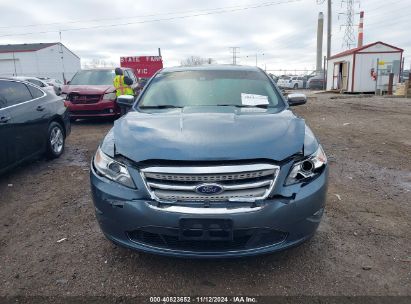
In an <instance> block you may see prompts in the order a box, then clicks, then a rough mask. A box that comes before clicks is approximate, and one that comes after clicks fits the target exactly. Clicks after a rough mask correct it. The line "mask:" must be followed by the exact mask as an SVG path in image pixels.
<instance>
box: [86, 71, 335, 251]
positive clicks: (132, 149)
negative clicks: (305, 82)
mask: <svg viewBox="0 0 411 304" xmlns="http://www.w3.org/2000/svg"><path fill="white" fill-rule="evenodd" d="M133 99H134V97H132V96H127V95H123V96H119V98H118V99H117V102H118V103H120V104H122V105H130V101H131V100H133ZM135 99H136V101H135V103H134V105H133V106H132V108H131V111H129V112H128V113H127V114H126V115H125V116H123V117H122V118H120V119H118V120H116V121H115V123H114V127H113V128H112V129H111V130H110V131H109V132H108V134H107V135H106V136H105V138H104V140H103V141H102V143H101V145H100V146H99V147H98V149H97V152H96V154H95V156H94V158H93V160H92V165H91V172H90V179H91V189H92V195H93V200H94V205H95V210H96V216H97V220H98V222H99V224H100V227H101V229H102V231H103V232H104V234H105V236H106V237H107V238H109V239H110V240H112V241H113V242H114V243H117V244H119V245H122V246H125V247H129V248H132V249H136V250H141V251H146V252H151V253H157V254H164V255H171V256H190V257H232V256H246V255H255V254H262V253H268V252H273V251H278V250H283V249H286V248H289V247H291V246H295V245H297V244H300V243H302V242H304V241H306V240H308V239H309V238H310V237H311V236H312V235H313V234H314V232H315V231H316V229H317V227H318V225H319V223H320V220H321V217H322V214H323V212H324V205H325V197H326V192H327V175H328V166H327V158H326V156H325V154H324V151H323V149H322V147H321V145H320V144H319V142H318V140H317V139H316V138H315V136H314V134H313V133H312V131H311V129H310V128H309V127H308V126H307V125H306V124H305V121H304V119H302V118H299V117H297V116H296V115H294V114H293V112H291V110H290V106H292V105H297V104H303V103H305V102H306V97H305V96H304V95H303V94H290V95H289V96H288V100H286V99H285V98H284V97H283V95H282V94H281V92H279V90H278V89H277V87H276V85H275V84H274V82H273V80H272V79H271V78H270V77H269V76H268V75H267V74H266V73H265V72H264V71H263V70H261V69H259V68H257V67H242V66H212V65H210V66H202V67H180V68H165V69H163V70H162V71H160V72H157V74H156V75H155V76H154V78H152V79H151V80H150V81H149V82H148V83H147V85H146V87H145V89H144V90H143V91H142V93H141V94H140V95H139V96H137V97H136V98H135Z"/></svg>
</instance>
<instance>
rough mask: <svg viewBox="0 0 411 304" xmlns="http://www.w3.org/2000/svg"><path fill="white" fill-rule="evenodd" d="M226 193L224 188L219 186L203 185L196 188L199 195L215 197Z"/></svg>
mask: <svg viewBox="0 0 411 304" xmlns="http://www.w3.org/2000/svg"><path fill="white" fill-rule="evenodd" d="M223 191H224V188H223V186H220V185H218V184H202V185H199V186H197V187H196V192H197V193H199V194H205V195H213V194H219V193H221V192H223Z"/></svg>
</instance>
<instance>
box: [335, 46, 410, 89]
mask: <svg viewBox="0 0 411 304" xmlns="http://www.w3.org/2000/svg"><path fill="white" fill-rule="evenodd" d="M403 52H404V50H403V49H400V48H398V47H395V46H392V45H389V44H387V43H384V42H381V41H377V42H374V43H370V44H367V45H364V46H362V47H358V48H354V49H351V50H347V51H344V52H342V53H338V54H336V55H334V56H331V57H330V58H329V60H328V64H327V90H338V91H341V92H348V93H365V92H375V91H376V89H379V90H382V91H386V90H387V87H388V78H389V76H388V74H389V73H394V81H393V84H394V85H395V84H396V83H397V82H398V81H399V74H400V65H401V61H402V55H403ZM377 63H378V64H377Z"/></svg>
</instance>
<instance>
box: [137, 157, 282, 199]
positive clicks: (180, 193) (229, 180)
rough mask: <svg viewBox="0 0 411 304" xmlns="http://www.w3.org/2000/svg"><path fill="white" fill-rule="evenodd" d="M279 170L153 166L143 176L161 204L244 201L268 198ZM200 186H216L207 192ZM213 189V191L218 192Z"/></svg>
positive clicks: (261, 166)
mask: <svg viewBox="0 0 411 304" xmlns="http://www.w3.org/2000/svg"><path fill="white" fill-rule="evenodd" d="M278 172H279V167H278V166H275V165H271V164H251V165H238V166H208V167H149V168H145V169H142V170H141V174H142V177H143V180H144V181H145V184H146V186H147V189H148V191H149V193H150V195H151V197H152V198H153V199H155V200H158V201H236V200H237V201H241V200H248V201H249V200H259V199H265V198H267V196H268V195H269V194H270V192H271V190H272V189H273V187H274V183H275V180H276V177H277V175H278ZM199 187H214V188H215V189H219V191H216V192H215V193H213V192H210V193H204V192H201V191H199ZM214 188H213V189H214Z"/></svg>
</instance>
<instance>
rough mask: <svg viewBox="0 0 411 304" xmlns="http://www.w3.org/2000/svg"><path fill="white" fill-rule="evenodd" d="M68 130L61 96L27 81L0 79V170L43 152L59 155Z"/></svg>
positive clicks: (67, 118)
mask: <svg viewBox="0 0 411 304" xmlns="http://www.w3.org/2000/svg"><path fill="white" fill-rule="evenodd" d="M69 133H70V119H69V115H68V111H67V109H66V107H65V106H64V103H63V100H62V99H61V97H59V96H57V95H55V94H54V93H49V92H46V91H44V90H43V89H41V88H40V87H38V86H36V85H34V84H32V83H29V82H25V81H19V80H13V79H6V78H0V141H1V144H0V173H2V172H4V171H6V170H7V169H10V168H11V167H13V166H15V165H17V164H19V163H21V162H23V161H24V160H26V159H29V158H32V157H34V156H36V155H39V154H42V153H46V154H47V156H48V157H49V158H56V157H59V156H60V155H61V154H62V153H63V151H64V144H65V138H66V137H67V136H68V135H69Z"/></svg>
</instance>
